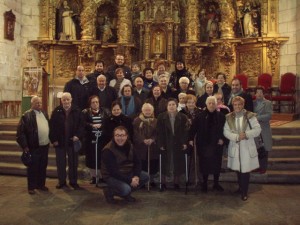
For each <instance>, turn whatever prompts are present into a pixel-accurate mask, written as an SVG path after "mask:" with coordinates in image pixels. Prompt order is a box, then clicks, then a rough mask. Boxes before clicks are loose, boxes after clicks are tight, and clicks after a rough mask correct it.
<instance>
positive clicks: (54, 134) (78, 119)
mask: <svg viewBox="0 0 300 225" xmlns="http://www.w3.org/2000/svg"><path fill="white" fill-rule="evenodd" d="M68 120H69V123H68V130H69V135H68V137H66V135H65V129H66V127H65V121H66V113H65V110H64V109H63V107H62V106H58V107H56V108H55V109H54V110H53V112H52V116H51V119H50V135H49V136H50V141H51V142H52V143H54V142H58V146H60V147H65V144H69V146H70V145H71V144H72V141H71V139H72V137H73V136H76V137H78V138H79V139H80V140H82V138H83V136H84V120H83V114H82V112H81V110H80V109H79V108H78V107H77V106H75V105H72V106H71V111H70V113H69V117H68Z"/></svg>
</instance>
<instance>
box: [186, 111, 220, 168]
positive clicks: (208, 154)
mask: <svg viewBox="0 0 300 225" xmlns="http://www.w3.org/2000/svg"><path fill="white" fill-rule="evenodd" d="M224 124H225V116H224V114H223V113H221V112H218V111H214V112H212V113H211V112H209V111H208V110H204V111H203V112H201V113H200V114H199V115H198V116H197V117H196V118H195V119H194V121H193V122H192V126H191V129H190V132H189V139H190V140H191V141H193V140H194V138H195V136H196V148H197V152H198V155H199V166H200V171H201V172H202V173H203V174H218V173H220V169H221V163H222V155H223V145H218V141H219V139H222V140H223V141H225V137H224V135H223V127H224Z"/></svg>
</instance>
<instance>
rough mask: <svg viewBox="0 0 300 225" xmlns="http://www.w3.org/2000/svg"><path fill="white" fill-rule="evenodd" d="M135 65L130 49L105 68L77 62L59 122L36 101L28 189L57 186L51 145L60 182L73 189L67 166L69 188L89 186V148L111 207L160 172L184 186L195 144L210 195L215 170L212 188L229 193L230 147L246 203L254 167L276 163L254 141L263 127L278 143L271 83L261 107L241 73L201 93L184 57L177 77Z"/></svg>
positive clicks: (23, 125) (28, 143) (27, 147)
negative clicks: (82, 158) (50, 177)
mask: <svg viewBox="0 0 300 225" xmlns="http://www.w3.org/2000/svg"><path fill="white" fill-rule="evenodd" d="M160 66H161V65H160ZM133 67H137V68H134V69H133V70H132V71H131V70H130V68H129V67H127V66H125V64H124V56H123V55H117V56H116V58H115V64H114V65H111V66H109V67H108V68H107V71H106V72H104V63H103V62H102V61H100V62H98V61H97V62H96V63H95V71H94V72H93V73H91V74H89V75H87V76H85V74H84V68H83V67H82V66H78V67H77V70H76V76H75V77H74V78H73V79H71V80H70V81H69V82H67V83H66V85H65V88H64V92H63V94H62V96H61V104H60V105H59V106H58V107H56V108H55V109H54V110H53V112H52V115H51V119H50V120H49V119H48V116H47V115H46V114H45V113H44V112H42V110H41V109H42V107H41V98H40V97H37V96H34V97H33V98H32V100H31V109H30V110H29V111H27V112H25V113H24V115H23V116H22V117H21V119H20V122H19V125H18V131H17V142H18V143H19V145H20V146H21V147H22V149H23V150H24V151H27V152H30V153H31V155H32V159H33V160H32V164H31V165H30V166H29V167H28V192H29V194H34V193H35V190H36V189H38V190H42V191H47V190H48V188H47V187H46V186H45V179H46V167H47V159H48V158H47V157H48V148H49V143H50V142H51V143H52V144H53V146H54V147H55V152H56V164H57V174H58V181H59V182H58V184H57V186H56V188H58V189H61V188H64V187H66V186H67V182H66V179H67V171H66V166H67V164H68V178H69V185H70V186H72V187H73V188H74V189H80V187H79V185H78V183H77V179H78V176H77V167H78V150H79V149H80V148H81V145H82V146H83V148H84V152H85V154H86V166H87V167H88V168H89V169H90V175H91V178H92V179H91V183H98V182H105V183H106V184H107V188H105V190H104V195H105V198H106V201H107V202H109V203H114V202H115V201H116V200H115V198H114V196H120V197H122V198H124V199H125V200H126V201H128V202H133V201H135V198H134V197H132V196H131V192H132V190H135V189H138V188H140V187H142V186H144V185H145V184H146V183H147V182H149V183H150V184H151V186H156V185H157V182H155V179H154V177H155V174H157V173H158V171H160V172H161V174H160V175H161V180H160V187H161V190H162V191H165V190H166V189H167V188H169V187H167V185H168V183H167V179H166V178H167V177H169V178H170V179H171V180H172V181H173V187H174V188H175V189H179V188H180V176H181V175H182V174H184V172H185V168H186V165H185V163H186V160H185V155H186V154H187V153H188V151H189V150H191V149H196V152H197V155H198V158H199V170H200V173H201V174H202V177H203V182H202V188H201V189H202V191H203V192H207V191H208V176H209V175H210V174H212V175H213V176H214V185H213V189H214V190H216V191H223V190H224V189H223V187H222V186H221V185H220V184H219V176H220V170H221V164H222V156H223V151H224V149H227V148H226V147H228V167H229V168H230V169H232V170H234V171H236V172H237V178H238V184H239V189H238V193H240V194H241V198H242V200H244V201H245V200H247V198H248V185H249V178H250V172H251V171H253V170H256V169H259V170H260V172H261V173H263V172H265V170H266V169H267V159H264V161H262V162H259V159H258V156H257V151H256V147H255V140H254V139H255V137H258V136H259V135H260V133H262V138H263V140H264V143H265V147H266V149H267V150H268V151H269V150H271V147H272V146H271V145H272V143H271V140H272V139H271V129H270V126H269V120H270V118H271V114H272V104H271V102H270V101H268V100H266V99H265V98H264V95H263V91H264V90H263V88H261V87H258V88H257V90H256V100H255V101H254V103H253V100H252V96H251V95H249V94H248V93H246V92H244V91H243V89H242V86H241V82H240V81H239V80H238V79H233V80H232V82H231V85H229V84H227V83H226V76H225V74H223V73H218V74H217V76H216V80H217V81H216V83H212V82H211V81H206V82H205V83H204V84H203V85H202V88H203V90H204V91H203V94H202V95H201V96H197V94H196V93H199V92H198V91H197V92H195V90H194V86H195V85H194V84H195V80H193V79H192V77H191V75H190V73H189V72H188V71H187V69H186V68H185V65H184V62H182V61H177V62H176V64H175V67H176V69H175V71H174V72H172V73H171V74H169V73H167V72H166V71H165V68H160V70H158V71H156V73H154V71H153V69H152V68H145V69H144V70H143V73H140V72H139V66H138V65H137V64H133ZM154 75H155V76H154ZM261 130H262V132H261ZM159 155H161V162H160V163H159ZM159 169H160V170H159ZM145 171H147V173H146V172H145ZM98 174H99V176H98ZM98 178H100V180H98Z"/></svg>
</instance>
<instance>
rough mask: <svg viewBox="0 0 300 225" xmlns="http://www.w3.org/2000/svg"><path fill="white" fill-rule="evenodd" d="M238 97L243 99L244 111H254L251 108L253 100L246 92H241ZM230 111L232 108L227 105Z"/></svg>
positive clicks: (230, 105)
mask: <svg viewBox="0 0 300 225" xmlns="http://www.w3.org/2000/svg"><path fill="white" fill-rule="evenodd" d="M238 96H240V97H242V98H243V99H245V106H244V109H246V110H247V111H250V112H253V111H254V107H253V99H252V96H251V95H250V94H248V93H246V92H244V91H243V92H242V93H241V94H239V95H238ZM228 107H229V109H230V111H231V112H232V111H233V106H232V104H231V103H230V104H229V105H228Z"/></svg>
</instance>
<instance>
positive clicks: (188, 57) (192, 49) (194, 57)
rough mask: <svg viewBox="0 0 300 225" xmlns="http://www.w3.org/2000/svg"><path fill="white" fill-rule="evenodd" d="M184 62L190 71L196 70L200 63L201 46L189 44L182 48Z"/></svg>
mask: <svg viewBox="0 0 300 225" xmlns="http://www.w3.org/2000/svg"><path fill="white" fill-rule="evenodd" d="M184 50H185V51H184V53H185V54H184V55H185V62H186V64H187V67H188V68H189V69H190V70H191V71H194V72H195V71H196V68H197V67H198V66H199V65H201V60H202V48H199V47H196V46H195V45H191V46H189V47H186V48H185V49H184Z"/></svg>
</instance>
